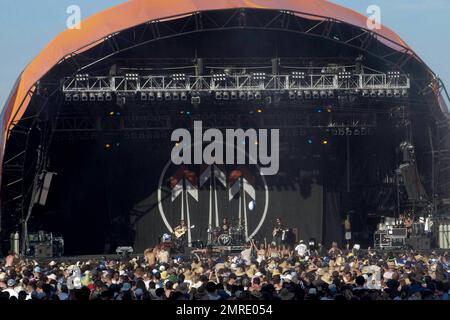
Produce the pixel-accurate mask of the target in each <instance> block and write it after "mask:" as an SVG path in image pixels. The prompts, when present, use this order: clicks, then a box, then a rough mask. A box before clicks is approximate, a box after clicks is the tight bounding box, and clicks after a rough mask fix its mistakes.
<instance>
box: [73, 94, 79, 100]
mask: <svg viewBox="0 0 450 320" xmlns="http://www.w3.org/2000/svg"><path fill="white" fill-rule="evenodd" d="M72 99H73V101H80V95H79V94H78V93H75V94H74V95H73V97H72Z"/></svg>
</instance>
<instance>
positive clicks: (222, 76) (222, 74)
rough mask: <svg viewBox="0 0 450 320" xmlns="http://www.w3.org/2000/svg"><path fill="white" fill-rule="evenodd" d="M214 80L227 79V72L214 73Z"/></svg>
mask: <svg viewBox="0 0 450 320" xmlns="http://www.w3.org/2000/svg"><path fill="white" fill-rule="evenodd" d="M213 80H214V82H218V81H225V80H227V75H226V74H225V73H217V74H213Z"/></svg>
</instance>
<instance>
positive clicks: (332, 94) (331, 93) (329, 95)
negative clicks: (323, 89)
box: [328, 90, 334, 99]
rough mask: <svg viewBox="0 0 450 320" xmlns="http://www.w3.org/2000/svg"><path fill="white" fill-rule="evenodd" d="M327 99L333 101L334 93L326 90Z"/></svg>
mask: <svg viewBox="0 0 450 320" xmlns="http://www.w3.org/2000/svg"><path fill="white" fill-rule="evenodd" d="M328 98H330V99H333V98H334V91H333V90H328Z"/></svg>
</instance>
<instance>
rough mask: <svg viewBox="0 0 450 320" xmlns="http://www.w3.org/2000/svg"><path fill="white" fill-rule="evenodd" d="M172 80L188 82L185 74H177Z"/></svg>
mask: <svg viewBox="0 0 450 320" xmlns="http://www.w3.org/2000/svg"><path fill="white" fill-rule="evenodd" d="M172 79H173V80H174V81H185V80H186V74H184V73H176V74H173V75H172Z"/></svg>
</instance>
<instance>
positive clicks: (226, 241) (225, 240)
mask: <svg viewBox="0 0 450 320" xmlns="http://www.w3.org/2000/svg"><path fill="white" fill-rule="evenodd" d="M231 242H232V239H231V236H230V235H229V234H227V233H222V234H221V235H220V236H219V237H218V238H217V243H218V244H219V245H221V246H229V245H231Z"/></svg>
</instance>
